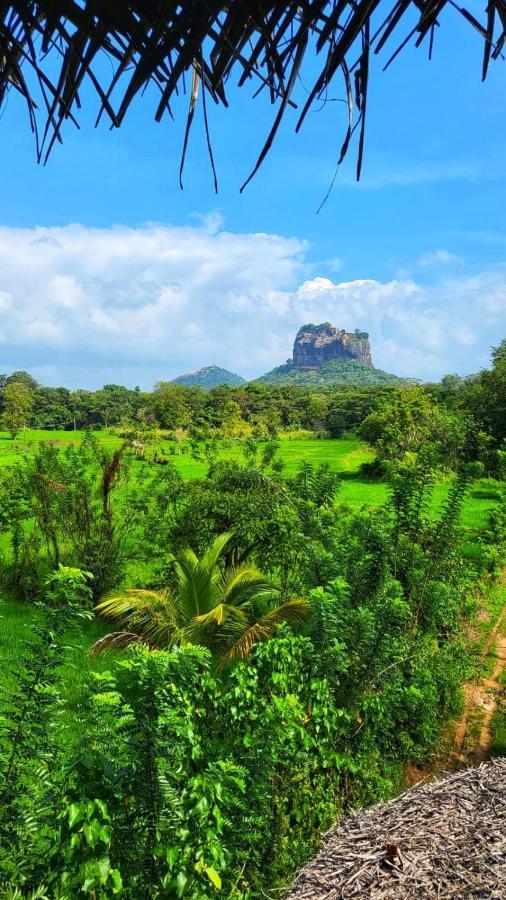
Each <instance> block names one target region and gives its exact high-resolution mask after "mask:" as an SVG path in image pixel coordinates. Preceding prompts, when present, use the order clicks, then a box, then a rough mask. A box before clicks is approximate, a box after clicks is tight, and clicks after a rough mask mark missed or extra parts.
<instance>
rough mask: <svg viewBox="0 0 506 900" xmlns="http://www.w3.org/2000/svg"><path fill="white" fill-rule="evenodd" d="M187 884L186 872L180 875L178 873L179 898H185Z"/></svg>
mask: <svg viewBox="0 0 506 900" xmlns="http://www.w3.org/2000/svg"><path fill="white" fill-rule="evenodd" d="M187 884H188V877H187V876H186V875H185V873H184V872H179V873H178V876H177V878H176V885H177V895H178V897H182V896H183V894H184V890H185V887H186V885H187Z"/></svg>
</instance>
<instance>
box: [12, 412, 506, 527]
mask: <svg viewBox="0 0 506 900" xmlns="http://www.w3.org/2000/svg"><path fill="white" fill-rule="evenodd" d="M95 434H96V436H97V438H98V440H99V441H100V443H101V444H103V446H104V447H107V448H108V449H110V450H113V449H115V448H117V447H119V446H121V443H122V441H121V438H118V437H117V436H116V435H113V434H110V433H108V432H107V431H97V432H95ZM83 436H84V432H82V431H40V430H38V431H37V430H33V429H32V430H27V431H26V433H25V434H22V435H19V436H18V438H17V439H16V440H15V441H12V439H11V438H10V436H9V434H8V433H7V432H5V431H4V432H0V466H1V465H10V464H13V463H16V462H17V461H19V460H20V459H22V458H23V455H24V453H28V454H29V453H32V452H34V451H35V449H36V448H37V445H38V444H39V443H40V442H42V441H51V442H53V443H55V444H56V446H60V447H65V446H69V445H72V444H75V443H79V441H81V440H82V439H83ZM165 446H166V449H167V451H168V452H169V454H170V460H171V462H172V463H173V464H174V465H175V467H176V468H177V470H178V471H179V472H180V474H181V476H182V478H184V479H185V480H191V479H193V478H203V477H205V475H206V472H207V464H206V463H203V462H199V461H197V460H195V459H193V458H192V456H190V455H189V454H188V453H181V452H175V453H173V452H171V451H173V450H174V449H175V447H174V444H173V443H172V442H170V441H166V442H165ZM220 456H221V457H222V458H223V459H227V458H228V459H239V458H240V457H241V448H240V447H239V446H236V447H230V448H226V449H223V450H222V452H221V454H220ZM278 457H279V459H281V460H282V461H283V463H284V465H285V468H284V472H285V474H286V475H287V476H289V475H294V474H295V472H296V471H297V467H298V466H299V465H300V463H301V462H309V463H312V464H313V465H315V466H317V465H320V464H322V463H327V465H329V466H330V468H331V469H332V470H333V471H334V472H338V473H339V474H341V475H342V476H343V482H342V485H341V489H340V491H339V498H338V499H339V502H341V503H345V504H346V505H348V506H351V507H352V508H354V509H358V508H359V507H361V506H368V507H379V506H383V505H384V503H385V502H386V499H387V493H388V488H387V486H386V484H384V483H382V482H377V481H370V480H368V479H364V478H360V476H359V469H360V466H361V465H362V463H364V462H370V461H371V460H372V459H374V452H373V451H372V450H371V448H370V447H369V446H368V445H367V444H366V443H364V442H363V441H359V440H356V439H350V438H340V439H327V440H321V439H317V438H295V439H290V440H283V439H281V440H280V441H279V451H278ZM448 489H449V482H448V481H443V482H441V483H440V484H437V485H436V486H435V488H434V494H433V499H432V509H431V511H432V513H433V514H437V512H438V511H439V510H440V509H441V507H442V505H443V503H444V501H445V499H446V497H447V496H448ZM498 490H499V486H498V484H497V482H495V481H494V480H493V479H481V480H480V481H477V482H476V484H475V485H474V487H473V489H472V490H471V492H470V494H469V496H468V497H467V499H466V501H465V504H464V508H463V511H462V525H463V526H464V528H466V529H469V530H470V531H479V530H481V529H483V528H485V527H486V524H487V520H488V516H489V514H490V512H491V510H492V509H493V508H494V505H495V503H496V502H497V495H498Z"/></svg>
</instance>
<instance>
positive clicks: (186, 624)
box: [92, 534, 310, 669]
mask: <svg viewBox="0 0 506 900" xmlns="http://www.w3.org/2000/svg"><path fill="white" fill-rule="evenodd" d="M230 537H231V535H230V534H222V535H220V536H219V537H217V538H216V540H215V541H214V542H213V544H212V545H211V546H210V548H209V549H208V550H207V552H206V553H204V555H203V556H202V557H200V559H199V558H198V557H197V556H196V554H195V553H194V552H193V550H190V549H188V550H182V551H181V552H179V553H178V554H177V555H176V556H174V557H173V561H174V570H175V576H176V585H175V588H174V589H170V588H165V589H164V590H161V591H146V590H124V591H120V592H113V593H109V594H107V596H106V597H104V599H103V600H102V601H101V602H100V603H99V604H98V606H97V607H96V610H97V612H99V613H100V614H101V615H103V616H105V617H107V618H110V619H114V620H116V621H117V622H120V623H121V625H122V626H123V627H127V628H128V629H129V630H128V631H120V632H115V633H113V634H108V635H106V636H105V637H103V638H101V639H100V640H99V641H97V642H96V644H94V646H93V648H92V652H93V653H100V652H103V651H105V650H111V649H119V648H122V647H125V646H127V645H128V644H130V643H134V642H139V641H141V642H144V643H147V644H149V645H151V646H153V647H156V648H159V649H166V648H169V647H172V646H174V645H183V644H199V645H200V646H202V647H207V648H208V650H210V651H211V653H212V654H213V656H214V657H215V660H216V665H217V667H218V668H220V669H221V668H224V667H225V666H227V665H229V664H230V663H232V662H234V661H235V660H237V659H243V658H244V657H246V656H248V654H249V653H250V651H251V648H252V647H253V645H254V644H256V643H258V642H259V641H263V640H266V639H267V638H269V637H270V636H271V635H272V634H273V632H274V631H275V629H276V626H277V625H279V623H280V622H288V623H289V624H290V625H300V624H301V623H302V622H303V621H304V620H305V619H306V618H307V616H308V614H309V611H310V605H309V602H308V601H307V600H303V599H293V600H287V601H286V602H285V603H282V604H281V605H279V606H275V605H273V601H274V599H275V598H276V597H277V596H278V595H279V589H278V588H277V587H276V586H275V585H273V584H272V583H271V582H269V581H267V580H266V579H265V578H264V577H263V576H262V575H261V573H260V572H259V571H258V569H256V568H255V566H252V565H250V564H248V563H245V564H243V565H240V566H233V567H229V568H226V569H222V568H220V566H219V559H220V556H221V554H222V552H223V550H224V548H225V546H226V545H227V543H228V542H229V540H230Z"/></svg>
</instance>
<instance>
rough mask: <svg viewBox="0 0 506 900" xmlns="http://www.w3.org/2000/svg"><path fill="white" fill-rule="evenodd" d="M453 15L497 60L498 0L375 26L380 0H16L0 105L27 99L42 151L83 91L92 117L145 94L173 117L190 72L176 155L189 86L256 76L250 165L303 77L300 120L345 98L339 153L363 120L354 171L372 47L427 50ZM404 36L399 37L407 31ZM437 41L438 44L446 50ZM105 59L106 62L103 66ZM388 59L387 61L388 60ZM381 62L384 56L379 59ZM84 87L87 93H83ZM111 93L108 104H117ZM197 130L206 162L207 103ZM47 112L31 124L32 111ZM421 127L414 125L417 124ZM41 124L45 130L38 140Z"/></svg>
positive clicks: (119, 109)
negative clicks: (266, 123)
mask: <svg viewBox="0 0 506 900" xmlns="http://www.w3.org/2000/svg"><path fill="white" fill-rule="evenodd" d="M449 5H451V7H452V12H455V14H457V15H459V16H460V17H461V20H462V22H463V23H464V24H465V25H466V26H468V27H470V28H472V29H473V30H474V31H475V33H476V36H477V44H478V42H481V46H482V51H481V55H482V66H481V71H482V76H483V78H485V77H486V75H487V72H488V69H489V63H490V60H491V59H492V60H495V59H498V58H499V57H500V56H501V54H502V52H503V48H504V46H505V44H506V2H505V0H483V13H482V16H481V19H482V21H478V18H477V17H476V9H475V5H473V7H472V12H469V11H468V10H466V9H465V8H464V7H463V6H458V5H456V4H455V3H453V2H451V3H450V0H438V2H423V0H402V2H401V0H391V2H390V3H387V4H386V7H385V9H384V12H382V15H381V18H378V22H377V28H376V30H375V31H373V30H371V22H372V21H375V20H376V17H377V16H378V10H379V7H380V4H379V0H341V2H339V3H332V2H330V0H298V2H297V3H285V4H281V3H278V2H276V3H269V2H263V3H245V2H242V3H239V2H235V3H224V2H223V0H206V2H205V3H195V2H193V3H190V2H185V0H183V2H175V0H174V2H171V0H166V2H164V3H162V4H160V3H153V0H131V2H128V3H125V2H124V3H119V2H112V0H108V2H105V0H102V2H100V3H92V4H90V3H83V2H68V0H21V2H18V3H15V4H13V3H4V4H2V7H1V10H0V105H2V103H3V101H4V100H5V98H6V96H7V95H8V92H9V90H10V89H11V88H14V89H15V90H16V91H17V92H18V93H19V94H20V95H21V97H22V98H23V99H24V101H25V104H26V109H27V115H28V119H29V125H30V127H31V129H32V131H33V132H34V134H35V140H36V148H37V156H38V158H39V159H40V160H43V159H46V158H47V155H48V153H49V152H50V151H51V148H52V147H53V145H54V143H55V142H56V141H61V140H62V133H63V125H64V123H65V122H66V120H67V119H70V121H72V122H74V123H75V122H76V119H75V113H76V114H77V111H78V110H79V109H80V106H81V91H82V94H83V95H84V96H88V95H89V94H92V93H93V92H95V93H96V96H97V99H98V103H99V107H100V113H99V117H100V114H102V113H104V114H105V115H106V116H108V118H109V120H110V123H111V126H113V127H119V126H120V125H121V124H122V122H123V120H124V118H125V116H126V115H127V113H128V112H129V110H130V108H131V107H132V104H133V103H134V101H135V100H136V99H137V98H138V97H143V98H145V99H144V102H149V100H150V98H151V97H152V96H153V93H154V92H153V91H149V90H146V88H148V87H149V86H151V85H152V86H154V87H155V88H156V89H157V92H158V97H157V100H156V103H155V107H154V110H153V112H154V117H155V119H156V121H160V120H161V118H162V117H163V116H164V115H165V114H168V115H169V116H172V108H171V104H172V103H173V99H174V98H175V97H178V96H179V94H180V93H181V92H184V91H185V84H186V81H188V80H189V79H188V75H189V73H191V74H192V76H193V96H192V99H191V101H190V109H189V114H188V116H187V118H186V126H185V137H184V150H183V160H182V162H183V163H184V156H185V153H186V145H187V142H188V136H189V131H190V125H191V120H192V117H193V113H194V108H195V102H196V100H195V99H194V98H195V94H196V85H197V83H199V82H201V83H202V96H203V99H205V96H206V94H209V96H210V97H211V98H212V99H213V100H214V101H215V102H216V103H220V104H222V105H223V106H225V107H226V106H227V105H228V102H227V96H226V85H227V82H230V80H231V78H232V76H235V77H234V78H233V80H234V83H237V84H238V85H239V87H245V86H248V90H249V85H250V84H251V82H252V81H253V82H254V83H256V84H257V85H258V90H257V91H256V92H254V94H253V96H256V95H257V94H259V93H261V92H262V93H267V95H268V99H269V100H270V102H271V104H272V105H273V106H275V107H276V111H275V112H274V116H273V124H272V126H271V128H270V130H269V133H268V136H267V138H266V139H265V140H264V142H263V145H262V147H261V149H260V152H259V153H258V155H257V162H256V164H255V167H254V170H253V174H254V173H255V172H256V171H257V170H258V168H259V167H260V165H261V164H262V162H263V160H264V158H265V157H266V155H267V153H268V151H269V150H270V148H271V146H272V144H273V141H274V140H275V137H276V134H277V131H278V128H279V126H280V124H281V122H282V120H283V118H284V117H285V115H286V113H287V111H288V110H289V109H293V107H294V106H296V104H297V98H296V96H295V90H296V87H297V84H298V83H299V82H302V83H304V84H307V89H306V94H307V99H305V102H304V104H303V107H302V110H301V113H300V116H299V121H298V126H297V127H300V125H301V124H302V122H303V121H304V120H305V119H306V117H307V115H308V113H309V111H310V109H315V104H319V103H321V102H322V101H323V102H325V98H326V97H327V96H329V97H330V96H333V95H337V96H339V93H340V90H342V93H343V94H344V95H345V96H347V97H348V101H347V102H346V101H345V103H344V108H343V112H344V119H343V131H344V132H345V139H344V143H343V145H342V149H341V159H342V158H343V157H344V154H345V153H346V152H347V151H348V148H349V146H350V143H351V138H352V135H353V133H354V131H355V128H356V127H357V125H358V126H359V141H358V154H357V155H358V167H357V169H358V174H359V173H360V164H361V160H362V154H363V148H364V134H365V131H364V128H365V118H366V115H365V114H366V109H367V93H368V82H369V78H368V70H369V55H370V53H378V54H379V53H385V56H384V57H383V64H384V63H385V62H386V61H387V60H389V59H394V58H395V57H396V56H397V54H398V53H399V52H400V51H401V50H402V49H403V48H404V47H405V46H406V45H407V44H408V43H413V44H414V45H415V46H419V45H420V44H421V43H422V42H423V41H425V42H426V44H427V47H428V51H429V56H430V55H431V51H432V44H433V40H434V34H435V30H436V27H437V28H438V30H442V29H443V28H446V29H447V30H448V33H449V36H450V37H449V43H450V44H451V40H452V38H451V35H452V30H451V29H452V28H453V29H454V31H455V34H454V40H455V41H458V39H459V34H458V30H457V27H456V26H455V25H453V23H451V19H450V17H448V18H447V17H446V16H445V17H443V16H442V13H443V12H444V11H446V8H447V7H448V6H449ZM406 34H407V36H406V37H404V35H406ZM442 49H444V48H442ZM106 57H107V60H108V63H109V65H106V66H104V65H103V60H104V59H105V58H106ZM387 64H388V63H387ZM383 67H384V65H383ZM352 81H355V87H356V97H357V100H358V102H357V104H356V109H357V120H356V122H355V123H353V124H352V121H351V119H352V115H353V113H354V109H353V108H352V106H351V104H350V102H349V98H350V92H349V86H350V84H351V82H352ZM86 85H89V87H91V89H92V91H87V90H86V89H85V86H86ZM113 98H114V101H113ZM203 112H204V119H205V130H204V134H205V138H206V142H207V148H208V152H209V158H210V162H211V167H212V168H213V166H214V163H213V159H212V152H211V149H210V146H211V145H210V138H209V132H208V126H207V115H206V111H205V108H204V110H203ZM39 116H42V117H43V120H44V121H42V122H41V123H40V124H41V125H42V128H39V122H38V118H39ZM424 126H425V123H424V122H420V128H423V127H424ZM39 132H40V133H42V134H43V139H42V141H41V142H40V141H39V137H38V135H39Z"/></svg>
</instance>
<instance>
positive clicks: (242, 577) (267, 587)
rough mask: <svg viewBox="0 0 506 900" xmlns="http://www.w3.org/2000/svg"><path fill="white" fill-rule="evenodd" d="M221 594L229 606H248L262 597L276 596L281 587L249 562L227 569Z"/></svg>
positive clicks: (221, 586) (222, 581) (221, 584)
mask: <svg viewBox="0 0 506 900" xmlns="http://www.w3.org/2000/svg"><path fill="white" fill-rule="evenodd" d="M220 594H221V596H222V598H223V601H224V602H225V603H227V604H228V605H229V606H247V605H248V604H250V603H251V602H252V601H253V600H257V599H260V598H261V597H264V598H265V597H274V596H276V595H277V594H279V588H278V587H276V585H274V584H273V583H272V582H271V581H269V580H268V579H266V578H264V576H263V575H262V574H261V572H259V571H258V569H256V568H255V566H250V565H248V564H247V563H245V564H244V565H241V566H235V567H233V568H230V569H227V570H226V572H225V573H224V574H223V577H222V579H221V583H220Z"/></svg>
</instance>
